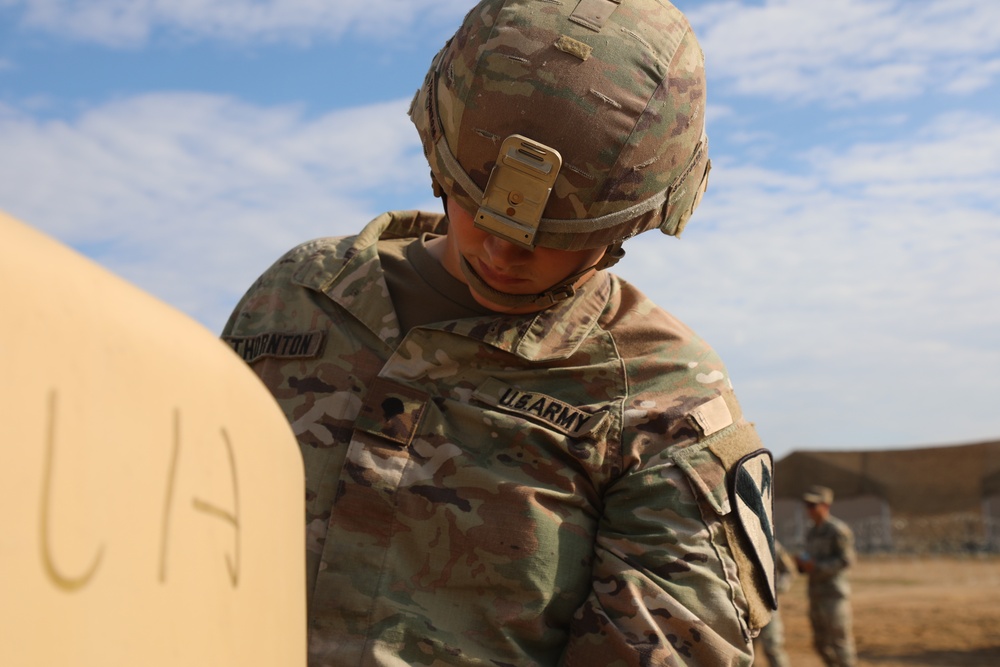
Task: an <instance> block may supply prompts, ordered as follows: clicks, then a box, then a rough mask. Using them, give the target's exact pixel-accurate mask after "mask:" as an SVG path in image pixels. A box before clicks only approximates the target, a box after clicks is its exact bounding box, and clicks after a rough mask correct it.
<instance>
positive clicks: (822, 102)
mask: <svg viewBox="0 0 1000 667" xmlns="http://www.w3.org/2000/svg"><path fill="white" fill-rule="evenodd" d="M567 1H569V0H567ZM677 4H678V6H679V7H680V8H681V9H682V10H684V11H685V12H686V13H687V14H688V16H689V18H690V19H691V21H692V24H693V25H694V27H695V30H696V33H697V34H698V35H699V38H700V40H701V43H702V46H703V48H704V50H705V53H706V59H707V68H708V75H709V121H708V134H709V138H710V141H711V154H712V158H713V171H712V178H711V181H710V186H709V191H708V194H707V195H706V197H705V200H704V202H703V203H702V205H701V207H700V208H699V210H698V212H697V213H696V214H695V217H694V218H693V219H692V222H691V224H690V225H689V226H688V228H687V230H686V231H685V234H684V237H683V239H681V240H679V241H678V240H676V239H672V238H669V237H664V236H661V235H659V234H657V233H655V232H653V233H650V234H648V235H646V236H643V237H641V238H642V239H643V240H642V241H640V242H633V243H632V244H631V245H630V246H626V247H627V249H628V251H629V252H628V255H627V257H626V259H625V260H624V261H623V262H622V263H621V264H620V265H619V266H618V267H616V272H618V273H619V274H621V275H622V276H624V277H625V278H626V279H628V280H631V281H632V282H634V283H636V284H637V285H639V286H640V287H641V288H642V289H643V290H644V291H645V292H647V293H648V294H649V295H650V296H652V297H653V298H654V299H655V300H656V301H657V302H658V303H659V304H660V305H662V306H663V307H664V308H666V309H668V310H670V311H671V312H673V313H675V314H676V315H678V316H679V317H681V319H683V320H685V321H686V322H687V323H688V324H690V325H691V326H692V327H693V328H694V329H695V330H696V331H698V332H699V333H700V334H701V335H702V336H704V337H705V338H706V339H707V340H708V341H709V342H711V343H712V344H713V345H714V346H715V347H716V348H717V350H718V351H719V352H720V353H721V354H722V356H723V358H724V359H725V360H726V362H727V364H728V366H729V370H730V372H731V374H732V376H733V380H734V383H735V385H736V388H737V392H738V394H739V396H740V398H741V400H742V402H743V405H744V409H745V411H746V413H747V414H748V416H749V418H751V419H752V420H753V421H755V422H756V423H757V426H758V429H759V431H760V432H761V435H762V436H763V437H764V439H765V441H766V442H767V444H768V445H769V446H771V448H772V449H773V450H774V452H775V454H776V455H778V456H782V455H784V454H787V453H788V452H790V451H792V450H802V449H813V450H815V449H854V450H857V449H877V448H890V447H910V446H921V445H931V444H952V443H959V442H974V441H978V440H986V439H996V438H1000V409H998V407H997V404H998V403H1000V261H998V258H1000V186H998V183H1000V2H995V1H994V0H826V1H824V2H816V1H815V0H763V1H755V2H749V1H744V2H740V1H735V0H723V1H711V0H708V1H704V2H693V1H687V2H678V3H677ZM470 6H471V4H470V3H469V2H466V1H464V0H463V1H459V0H369V1H368V2H365V3H355V2H346V0H328V1H326V2H320V1H318V0H284V1H278V2H275V1H269V0H211V1H210V0H0V209H2V210H4V211H6V212H7V213H9V214H11V215H14V216H15V217H18V218H20V219H22V220H24V221H25V222H28V223H29V224H31V225H33V226H34V227H36V228H38V229H40V230H42V231H45V232H47V233H48V234H50V235H52V236H54V237H55V238H57V239H59V240H60V241H62V242H64V243H66V244H68V245H70V246H72V247H74V248H76V249H77V250H79V251H80V252H82V253H84V254H85V255H87V256H89V257H91V258H92V259H94V260H95V261H97V262H99V263H101V264H102V265H104V266H106V267H107V268H109V269H110V270H112V271H114V272H115V273H117V274H119V275H121V276H122V277H124V278H126V279H127V280H129V281H131V282H133V283H135V284H137V285H138V286H140V287H141V288H143V289H145V290H146V291H148V292H150V293H152V294H153V295H155V296H157V297H159V298H161V299H162V300H164V301H166V302H168V303H170V304H172V305H173V306H175V307H177V308H178V309H180V310H182V311H184V312H186V313H188V314H189V315H190V316H192V317H193V318H195V319H197V320H198V321H200V322H201V323H203V324H204V325H205V326H206V327H208V328H209V329H211V330H213V331H218V330H219V329H220V328H221V326H222V324H223V322H224V321H225V319H226V317H227V316H228V313H229V310H230V309H231V307H232V306H233V304H234V303H235V301H236V300H237V299H238V298H239V296H240V294H241V293H242V292H243V290H244V289H245V288H246V287H247V286H248V285H249V283H250V282H251V281H252V280H253V279H254V278H255V277H256V276H257V275H258V274H259V273H260V272H261V271H262V270H263V269H264V268H266V267H267V265H268V264H270V263H271V262H272V261H273V260H274V259H276V258H277V256H278V255H280V254H281V253H282V252H284V251H285V250H286V249H288V248H289V247H291V246H292V245H294V244H296V243H298V242H300V241H303V240H306V239H309V238H313V237H317V236H330V235H341V234H349V233H352V232H354V231H356V230H358V229H359V228H360V227H361V226H362V225H363V224H364V223H365V222H366V221H367V220H368V219H370V218H371V217H374V216H375V215H376V214H378V213H379V212H381V211H383V210H387V209H394V208H427V207H433V208H435V210H436V209H437V203H436V201H435V200H434V199H433V198H432V196H431V195H430V192H429V188H428V184H429V180H428V175H427V174H428V171H427V167H426V164H425V163H424V162H423V159H422V157H421V152H420V148H419V144H418V142H417V136H416V132H415V131H414V130H413V128H412V126H411V125H410V123H409V120H408V119H407V117H406V113H405V111H406V107H407V105H408V104H409V101H410V98H411V96H412V94H413V92H414V91H415V90H416V88H417V87H418V86H419V84H420V82H421V80H422V78H423V75H424V72H425V71H426V67H427V65H428V63H429V61H430V58H431V57H432V55H433V54H434V53H435V52H436V51H437V50H438V48H440V46H441V44H442V43H443V42H444V40H445V39H446V38H447V36H448V35H450V34H451V32H452V31H453V30H454V28H455V27H456V26H457V24H458V22H459V21H460V19H461V17H462V16H463V15H464V13H465V12H466V11H467V9H468V8H469V7H470ZM41 268H42V267H40V270H41Z"/></svg>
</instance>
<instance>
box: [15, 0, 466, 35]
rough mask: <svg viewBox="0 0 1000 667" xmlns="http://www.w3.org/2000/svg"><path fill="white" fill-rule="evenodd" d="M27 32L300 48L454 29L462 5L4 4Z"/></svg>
mask: <svg viewBox="0 0 1000 667" xmlns="http://www.w3.org/2000/svg"><path fill="white" fill-rule="evenodd" d="M6 4H8V5H10V6H13V7H17V8H20V10H21V12H22V15H21V17H22V18H21V23H22V25H24V26H26V27H30V28H33V29H40V30H46V31H50V32H53V33H57V34H61V35H68V36H72V37H75V38H77V39H82V40H87V41H94V42H98V43H102V44H107V45H114V46H124V45H138V44H142V43H144V42H145V41H146V40H147V39H148V38H149V36H150V34H151V33H153V32H154V31H156V30H159V29H162V30H167V31H172V32H179V33H182V34H185V35H192V36H195V37H207V38H217V39H226V40H247V39H255V40H265V41H266V40H281V41H291V42H302V41H308V40H310V39H315V38H320V39H321V38H337V37H340V36H342V35H344V34H345V33H348V32H352V33H358V34H361V35H367V36H378V37H379V38H381V39H388V38H392V37H398V36H399V35H400V34H401V33H403V32H404V31H405V30H406V28H407V26H410V25H411V24H413V23H415V22H418V21H432V22H433V21H447V22H448V24H449V27H450V26H452V25H453V24H456V23H457V20H458V19H460V18H461V16H462V14H463V13H464V11H466V10H467V9H468V6H469V5H468V3H467V2H465V1H464V0H367V1H366V2H341V1H335V2H329V1H326V0H6Z"/></svg>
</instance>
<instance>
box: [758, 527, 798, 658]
mask: <svg viewBox="0 0 1000 667" xmlns="http://www.w3.org/2000/svg"><path fill="white" fill-rule="evenodd" d="M774 556H775V558H774V568H775V569H774V571H775V577H776V578H775V589H776V590H777V592H778V594H779V595H780V594H781V593H786V592H787V591H788V589H789V588H791V587H792V583H793V580H794V578H795V570H796V567H795V560H794V559H793V558H792V555H791V554H789V553H788V551H786V550H785V547H784V546H782V544H781V542H778V541H777V540H775V541H774ZM754 648H755V650H758V651H759V652H760V653H763V654H764V655H765V656H767V664H768V665H769V667H789V662H788V652H787V651H786V650H785V624H784V622H783V621H782V620H781V610H780V609H775V610H774V613H772V614H771V621H770V622H769V623H768V624H767V625H765V626H764V627H763V628H761V631H760V635H758V636H757V639H756V640H754Z"/></svg>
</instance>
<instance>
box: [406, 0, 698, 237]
mask: <svg viewBox="0 0 1000 667" xmlns="http://www.w3.org/2000/svg"><path fill="white" fill-rule="evenodd" d="M410 117H411V119H412V120H413V123H414V124H415V125H416V127H417V131H418V133H419V134H420V139H421V142H422V144H423V148H424V153H425V155H426V156H427V159H428V162H429V164H430V167H431V174H432V177H433V179H434V181H435V182H436V184H438V185H439V186H440V187H441V188H442V189H443V191H444V192H445V193H446V194H447V195H448V196H450V197H454V198H456V199H457V200H458V203H459V204H460V205H461V206H462V207H463V208H465V209H466V210H469V211H470V212H473V213H474V212H475V211H476V210H477V208H478V207H479V206H480V204H481V202H482V197H483V190H484V189H485V187H486V184H487V182H488V180H489V177H490V174H491V172H492V170H493V167H494V165H495V163H496V161H497V158H498V151H499V149H500V145H501V143H502V142H503V141H504V139H505V138H507V137H509V136H510V135H513V134H520V135H523V136H526V137H528V138H530V139H531V140H533V141H537V142H539V143H541V144H544V145H546V146H549V147H552V148H553V149H555V150H557V151H558V152H559V153H560V154H561V156H562V161H563V163H562V168H561V169H560V171H559V174H558V177H557V178H556V180H555V183H554V185H553V188H552V193H551V196H550V197H549V199H548V202H547V204H546V206H545V209H544V212H543V218H542V220H541V222H540V225H539V228H538V234H537V237H536V240H535V243H536V244H537V245H540V246H544V247H550V248H560V249H566V250H577V249H583V248H597V247H601V246H608V245H612V244H614V243H618V242H621V241H623V240H625V239H627V238H630V237H632V236H634V235H635V234H638V233H640V232H643V231H646V230H649V229H653V228H660V229H661V231H663V232H664V233H666V234H672V235H678V234H679V233H680V232H681V230H682V229H683V227H684V225H685V224H686V222H687V219H688V217H689V216H690V214H691V212H692V211H693V210H694V208H695V207H696V206H697V204H698V201H699V200H700V197H701V193H702V192H703V191H704V188H705V185H706V182H707V176H708V171H709V167H710V164H709V160H708V144H707V139H706V138H705V134H704V125H705V69H704V56H703V54H702V51H701V47H700V46H699V45H698V42H697V40H696V38H695V36H694V34H693V33H692V31H691V27H690V25H689V24H688V21H687V19H686V18H685V17H684V15H683V14H682V13H681V12H680V11H679V10H678V9H677V8H676V7H674V6H673V5H672V4H670V3H669V2H666V0H579V2H576V1H571V2H554V1H553V0H482V1H481V2H479V3H478V4H477V5H476V6H475V7H474V8H473V9H472V11H470V12H469V14H468V15H467V16H466V18H465V20H464V22H463V23H462V26H461V27H460V28H459V29H458V31H457V32H456V33H455V35H454V36H453V37H452V38H451V39H450V40H449V41H448V42H447V43H446V44H445V46H444V48H443V49H442V50H441V51H440V52H439V53H438V54H437V56H436V57H435V59H434V61H433V63H432V64H431V68H430V70H429V71H428V73H427V76H426V78H425V80H424V84H423V86H422V87H421V88H420V89H419V90H418V91H417V94H416V95H415V96H414V99H413V102H412V104H411V107H410Z"/></svg>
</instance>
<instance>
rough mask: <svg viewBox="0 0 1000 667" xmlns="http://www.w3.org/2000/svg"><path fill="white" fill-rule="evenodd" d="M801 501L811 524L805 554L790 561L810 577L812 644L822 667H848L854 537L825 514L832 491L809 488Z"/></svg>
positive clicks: (850, 663)
mask: <svg viewBox="0 0 1000 667" xmlns="http://www.w3.org/2000/svg"><path fill="white" fill-rule="evenodd" d="M802 500H803V501H804V502H805V505H806V512H807V513H808V514H809V518H810V520H811V521H812V523H813V525H812V527H811V528H810V529H809V532H808V533H807V534H806V546H805V551H804V552H803V553H802V554H800V555H799V556H798V557H796V559H795V560H796V564H797V565H798V568H799V571H800V572H804V573H806V574H808V575H809V621H810V623H811V624H812V630H813V645H814V646H815V647H816V650H817V651H818V652H819V654H820V656H821V657H822V658H823V662H824V664H826V665H829V666H830V667H853V665H854V661H855V653H854V634H853V631H852V622H851V602H850V593H851V587H850V583H849V582H848V580H847V568H849V567H850V566H851V565H853V564H854V560H855V555H854V535H853V534H852V533H851V529H850V528H848V526H847V524H845V523H844V522H843V521H841V520H839V519H837V518H836V517H835V516H832V515H831V514H830V505H831V504H833V490H832V489H828V488H827V487H825V486H813V487H810V489H809V491H807V492H806V493H805V494H804V495H803V496H802Z"/></svg>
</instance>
